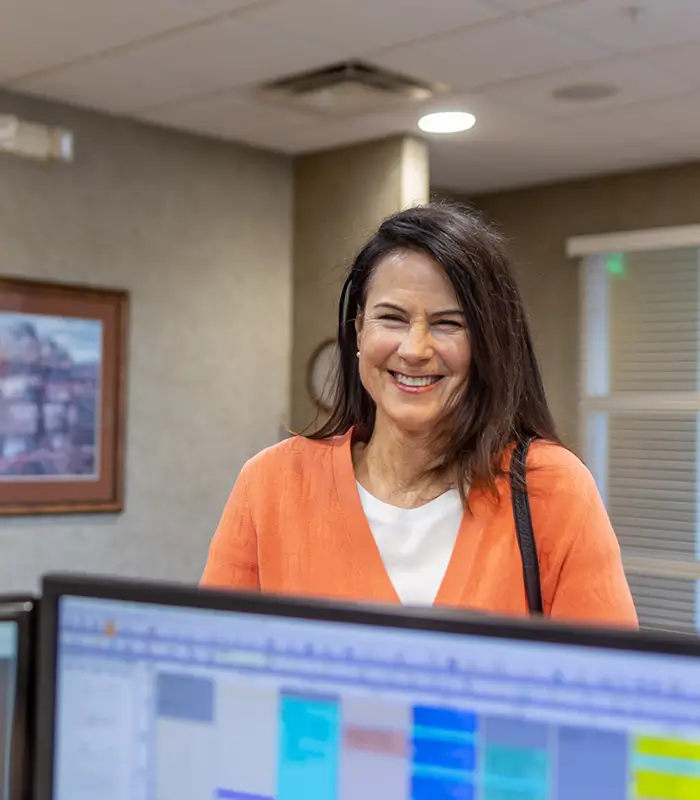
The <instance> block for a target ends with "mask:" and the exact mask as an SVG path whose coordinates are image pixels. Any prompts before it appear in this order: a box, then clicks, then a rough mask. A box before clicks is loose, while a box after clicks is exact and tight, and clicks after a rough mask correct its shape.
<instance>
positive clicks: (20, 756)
mask: <svg viewBox="0 0 700 800" xmlns="http://www.w3.org/2000/svg"><path fill="white" fill-rule="evenodd" d="M34 605H35V601H34V600H33V598H31V597H21V596H16V595H12V596H11V597H10V596H4V597H3V596H2V595H0V800H27V798H29V797H30V795H31V787H30V784H31V780H30V779H31V751H32V747H31V744H32V732H31V726H32V719H31V717H32V712H33V709H32V697H33V690H34V657H33V655H34V654H33V650H34V648H33V644H34V624H33V614H34Z"/></svg>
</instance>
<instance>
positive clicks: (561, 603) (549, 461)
mask: <svg viewBox="0 0 700 800" xmlns="http://www.w3.org/2000/svg"><path fill="white" fill-rule="evenodd" d="M351 447H352V432H351V431H349V432H348V433H347V434H345V435H344V436H340V437H337V438H335V439H329V440H325V441H316V440H309V439H305V438H303V437H299V436H298V437H294V438H292V439H288V440H285V441H284V442H281V443H279V444H277V445H275V446H273V447H271V448H269V449H267V450H265V451H263V452H262V453H259V454H258V455H257V456H255V457H254V458H252V459H251V460H250V461H249V462H247V464H246V465H245V466H244V468H243V470H242V471H241V474H240V476H239V478H238V480H237V481H236V484H235V486H234V488H233V491H232V493H231V495H230V497H229V501H228V503H227V504H226V507H225V509H224V512H223V515H222V517H221V521H220V523H219V526H218V528H217V531H216V533H215V535H214V538H213V540H212V543H211V546H210V550H209V558H208V561H207V564H206V567H205V570H204V575H203V576H202V581H201V583H202V585H203V586H212V587H218V588H230V589H245V590H261V591H265V592H271V593H276V594H294V595H301V596H304V595H307V596H317V597H318V596H321V597H326V598H331V599H332V598H337V599H342V600H358V601H363V602H377V603H398V602H399V598H398V596H397V594H396V591H395V589H394V587H393V585H392V583H391V580H390V578H389V575H388V573H387V571H386V569H385V567H384V563H383V561H382V557H381V554H380V552H379V549H378V547H377V544H376V542H375V540H374V537H373V535H372V531H371V529H370V527H369V523H368V521H367V518H366V516H365V513H364V510H363V508H362V502H361V499H360V496H359V492H358V489H357V484H356V480H355V473H354V469H353V463H352V451H351ZM528 488H529V492H530V505H531V512H532V519H533V524H534V528H535V538H536V541H537V552H538V557H539V561H540V570H541V574H542V594H543V599H544V606H545V612H546V613H548V614H550V615H551V616H553V617H560V618H567V619H573V620H584V621H589V622H609V623H613V624H622V625H634V624H636V614H635V611H634V605H633V603H632V599H631V595H630V592H629V588H628V585H627V581H626V579H625V576H624V572H623V569H622V561H621V556H620V549H619V546H618V543H617V539H616V538H615V534H614V532H613V530H612V527H611V525H610V521H609V519H608V516H607V513H606V511H605V508H604V506H603V503H602V501H601V499H600V495H599V494H598V491H597V489H596V486H595V483H594V481H593V478H592V477H591V475H590V473H589V472H588V470H587V469H586V467H585V466H584V465H583V464H582V463H581V462H580V461H579V459H578V458H576V456H574V455H573V454H572V453H570V452H569V451H567V450H566V449H564V448H563V447H560V446H558V445H554V444H547V443H535V444H533V446H532V447H531V448H530V453H529V455H528ZM435 604H436V605H448V606H460V607H468V608H474V609H479V610H484V611H491V612H495V613H503V614H517V615H523V614H527V613H528V612H527V602H526V597H525V590H524V584H523V576H522V561H521V558H520V551H519V549H518V544H517V539H516V535H515V525H514V521H513V512H512V507H511V499H510V487H509V485H508V481H507V480H505V479H499V480H498V481H497V497H494V496H492V495H491V494H490V493H487V492H483V491H479V490H476V489H472V490H471V491H470V493H469V498H468V510H465V512H464V514H463V516H462V522H461V525H460V528H459V532H458V534H457V538H456V541H455V545H454V549H453V552H452V556H451V558H450V560H449V563H448V566H447V569H446V571H445V574H444V577H443V580H442V584H441V586H440V588H439V590H438V592H437V595H436V598H435Z"/></svg>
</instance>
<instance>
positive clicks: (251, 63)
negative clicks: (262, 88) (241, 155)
mask: <svg viewBox="0 0 700 800" xmlns="http://www.w3.org/2000/svg"><path fill="white" fill-rule="evenodd" d="M335 53H336V49H335V47H334V46H333V45H332V44H331V43H329V42H324V41H314V40H311V41H309V40H307V39H304V38H302V37H300V36H294V37H290V36H287V35H286V33H285V32H284V31H281V30H280V31H277V30H274V29H271V28H269V27H266V26H260V25H255V24H252V23H251V22H250V21H249V20H248V17H247V15H246V16H245V17H244V18H242V19H239V18H237V17H236V18H233V19H228V20H223V21H218V22H216V23H211V24H208V25H200V26H197V27H196V28H193V29H192V30H187V31H183V32H181V33H173V34H172V35H168V36H164V37H162V38H160V39H158V40H156V41H152V42H148V43H146V44H144V45H142V46H140V47H134V48H131V49H130V51H129V55H132V56H133V57H134V58H138V60H139V62H140V63H141V64H142V65H145V66H146V67H147V68H149V69H153V70H156V71H160V72H163V73H166V74H169V75H181V76H183V77H188V78H190V79H191V80H196V81H200V82H201V81H204V82H205V83H207V84H208V85H210V86H212V87H218V88H220V89H228V88H234V87H236V86H241V85H244V84H249V83H257V82H260V81H267V80H271V79H273V78H277V77H280V76H283V75H286V74H288V73H290V72H296V71H298V70H305V69H313V68H315V67H319V66H322V65H324V64H326V63H327V62H328V60H329V59H332V58H333V57H334V55H335Z"/></svg>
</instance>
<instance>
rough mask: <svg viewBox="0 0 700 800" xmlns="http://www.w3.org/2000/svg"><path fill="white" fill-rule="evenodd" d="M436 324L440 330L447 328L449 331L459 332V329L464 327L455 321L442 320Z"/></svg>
mask: <svg viewBox="0 0 700 800" xmlns="http://www.w3.org/2000/svg"><path fill="white" fill-rule="evenodd" d="M435 324H436V325H437V327H438V328H447V329H449V330H457V329H458V328H461V327H462V323H461V322H457V320H455V319H441V320H438V322H436V323H435Z"/></svg>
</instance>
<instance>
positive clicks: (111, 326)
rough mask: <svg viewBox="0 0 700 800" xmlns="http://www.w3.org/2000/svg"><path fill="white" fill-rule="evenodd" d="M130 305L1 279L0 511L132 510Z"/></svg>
mask: <svg viewBox="0 0 700 800" xmlns="http://www.w3.org/2000/svg"><path fill="white" fill-rule="evenodd" d="M128 303H129V298H128V293H127V292H124V291H120V290H113V289H99V288H93V287H91V286H77V285H71V284H61V283H43V282H39V281H29V280H18V279H15V278H1V277H0V515H31V514H77V513H96V512H119V511H122V510H123V504H124V445H125V442H124V439H125V428H126V409H125V405H126V355H127V352H126V351H127V326H128Z"/></svg>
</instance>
